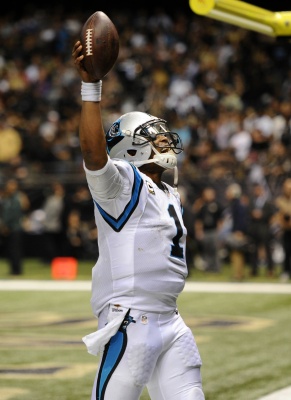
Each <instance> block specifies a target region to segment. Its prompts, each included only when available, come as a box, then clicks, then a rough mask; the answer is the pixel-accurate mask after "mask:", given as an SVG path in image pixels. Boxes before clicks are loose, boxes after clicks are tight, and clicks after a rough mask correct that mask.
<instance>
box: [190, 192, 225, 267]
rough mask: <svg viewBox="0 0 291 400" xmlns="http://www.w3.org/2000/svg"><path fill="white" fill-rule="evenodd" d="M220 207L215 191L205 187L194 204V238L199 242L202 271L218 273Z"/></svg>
mask: <svg viewBox="0 0 291 400" xmlns="http://www.w3.org/2000/svg"><path fill="white" fill-rule="evenodd" d="M222 210H223V209H222V206H221V205H220V204H219V202H218V201H217V199H216V191H215V189H214V188H213V187H210V186H207V187H205V188H204V189H203V190H202V195H201V197H200V198H199V199H198V200H197V201H196V202H195V204H194V211H196V212H195V238H196V240H198V241H199V242H200V246H199V247H200V249H201V253H202V254H201V256H202V259H203V262H204V270H205V271H209V272H220V268H221V265H220V259H219V245H220V243H219V232H218V231H219V228H220V225H221V222H222Z"/></svg>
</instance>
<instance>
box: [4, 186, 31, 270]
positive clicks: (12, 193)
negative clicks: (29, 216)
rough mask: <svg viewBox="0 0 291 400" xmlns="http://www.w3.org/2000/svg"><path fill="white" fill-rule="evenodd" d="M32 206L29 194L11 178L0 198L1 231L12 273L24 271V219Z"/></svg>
mask: <svg viewBox="0 0 291 400" xmlns="http://www.w3.org/2000/svg"><path fill="white" fill-rule="evenodd" d="M29 207H30V201H29V198H28V197H27V195H26V194H25V193H24V192H23V191H21V190H20V188H19V183H18V181H17V180H16V179H9V180H8V181H7V182H6V184H5V187H4V191H3V198H2V199H0V233H1V234H2V237H3V240H4V246H3V247H4V249H5V250H6V254H5V256H6V257H7V259H8V261H9V266H10V274H11V275H21V274H22V273H23V265H22V261H23V226H22V220H23V217H24V215H25V212H26V211H27V210H28V209H29Z"/></svg>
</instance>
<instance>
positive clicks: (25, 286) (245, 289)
mask: <svg viewBox="0 0 291 400" xmlns="http://www.w3.org/2000/svg"><path fill="white" fill-rule="evenodd" d="M13 290H17V291H18V290H33V291H74V290H75V291H89V290H91V281H74V280H14V279H11V280H9V279H3V280H0V291H13ZM184 291H185V292H194V293H195V292H196V293H201V292H205V293H207V292H208V293H267V294H268V293H269V294H272V293H274V294H291V284H289V283H243V282H242V283H235V282H229V283H227V282H225V283H214V282H209V283H207V282H186V285H185V289H184Z"/></svg>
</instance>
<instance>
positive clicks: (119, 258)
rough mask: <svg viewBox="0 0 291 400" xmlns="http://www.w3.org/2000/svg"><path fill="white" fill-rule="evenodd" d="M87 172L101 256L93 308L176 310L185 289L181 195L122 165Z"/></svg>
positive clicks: (94, 280) (94, 273)
mask: <svg viewBox="0 0 291 400" xmlns="http://www.w3.org/2000/svg"><path fill="white" fill-rule="evenodd" d="M84 168H85V172H86V177H87V182H88V186H89V189H90V192H91V195H92V198H93V201H94V208H95V220H96V225H97V229H98V246H99V257H98V260H97V263H96V264H95V266H94V268H93V271H92V297H91V305H92V309H93V312H94V314H95V315H96V316H97V317H98V315H99V314H100V312H101V311H102V309H103V308H104V307H105V306H107V305H108V304H119V305H122V306H123V307H126V308H134V309H138V310H142V311H146V312H158V313H165V312H168V311H171V310H173V309H175V308H176V299H177V297H178V295H179V293H180V292H181V291H182V290H183V288H184V285H185V278H186V276H187V273H188V271H187V265H186V259H185V245H186V233H187V232H186V228H185V226H184V223H183V218H182V207H181V203H180V196H179V194H178V193H177V192H175V191H174V189H173V188H172V187H171V186H169V185H167V184H166V183H164V185H165V187H166V188H167V190H166V191H163V190H161V189H160V188H159V187H158V186H157V185H156V184H155V183H154V182H153V181H152V179H150V178H149V177H148V176H147V175H145V174H143V173H141V172H140V171H139V170H138V169H137V168H136V167H134V166H133V165H132V164H130V163H128V162H127V161H123V160H110V159H109V160H108V163H107V164H106V166H105V167H104V168H103V169H102V170H100V171H89V170H88V169H86V167H84Z"/></svg>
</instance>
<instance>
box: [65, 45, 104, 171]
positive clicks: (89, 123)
mask: <svg viewBox="0 0 291 400" xmlns="http://www.w3.org/2000/svg"><path fill="white" fill-rule="evenodd" d="M81 50H82V45H81V42H80V41H77V42H76V43H75V45H74V47H73V52H72V56H73V59H74V63H75V66H76V69H77V71H78V72H79V75H80V77H81V80H82V110H81V118H80V125H79V136H80V146H81V151H82V155H83V159H84V162H85V165H86V167H87V168H88V169H89V170H92V171H96V170H99V169H101V168H103V167H104V166H105V164H106V162H107V159H108V156H107V151H106V140H105V134H104V128H103V123H102V116H101V107H100V100H101V85H102V81H99V82H94V81H92V80H90V76H89V74H88V73H87V72H86V71H85V70H84V68H83V67H82V60H83V58H84V56H83V55H81ZM90 84H91V85H90ZM99 92H100V96H98V93H99ZM99 97H100V99H98V98H99ZM84 99H86V100H84ZM97 99H98V100H97Z"/></svg>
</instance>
